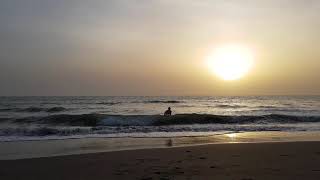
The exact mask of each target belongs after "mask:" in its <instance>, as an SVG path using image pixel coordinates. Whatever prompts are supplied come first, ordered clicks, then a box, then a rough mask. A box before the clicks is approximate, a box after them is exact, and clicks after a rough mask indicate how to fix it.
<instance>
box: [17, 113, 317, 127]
mask: <svg viewBox="0 0 320 180" xmlns="http://www.w3.org/2000/svg"><path fill="white" fill-rule="evenodd" d="M14 122H15V123H36V124H51V125H68V126H167V125H189V124H247V123H257V124H268V123H305V122H320V116H289V115H281V114H270V115H262V116H222V115H210V114H177V115H173V116H170V117H165V116H161V115H105V114H82V115H64V114H62V115H50V116H45V117H27V118H19V119H14Z"/></svg>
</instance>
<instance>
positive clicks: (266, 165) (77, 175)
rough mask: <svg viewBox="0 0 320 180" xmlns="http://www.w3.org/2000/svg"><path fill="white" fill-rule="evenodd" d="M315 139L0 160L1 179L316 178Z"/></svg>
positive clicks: (318, 149)
mask: <svg viewBox="0 0 320 180" xmlns="http://www.w3.org/2000/svg"><path fill="white" fill-rule="evenodd" d="M319 162H320V142H268V143H228V144H211V145H199V146H186V147H173V148H155V149H140V150H124V151H116V152H104V153H92V154H80V155H67V156H56V157H43V158H31V159H20V160H1V161H0V175H1V177H2V178H1V179H6V180H7V179H8V180H9V179H33V180H35V179H91V180H96V179H140V180H142V179H145V180H146V179H149V180H150V179H230V180H231V179H232V180H233V179H239V180H253V179H281V180H283V179H290V180H292V179H308V180H310V179H319V178H320V168H319Z"/></svg>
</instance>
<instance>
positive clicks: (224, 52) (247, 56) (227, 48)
mask: <svg viewBox="0 0 320 180" xmlns="http://www.w3.org/2000/svg"><path fill="white" fill-rule="evenodd" d="M253 60H254V57H253V52H252V51H251V49H250V48H248V47H245V46H241V45H224V46H220V47H218V48H216V49H214V50H213V51H212V53H210V54H209V56H207V59H206V61H207V65H208V67H209V69H210V70H211V71H212V72H214V73H215V74H216V75H217V76H219V77H220V78H222V79H224V80H227V81H230V80H236V79H240V78H242V77H243V76H245V75H246V74H247V73H248V72H249V70H250V69H251V67H252V65H253Z"/></svg>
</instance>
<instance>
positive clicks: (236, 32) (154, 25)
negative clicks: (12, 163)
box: [0, 0, 320, 96]
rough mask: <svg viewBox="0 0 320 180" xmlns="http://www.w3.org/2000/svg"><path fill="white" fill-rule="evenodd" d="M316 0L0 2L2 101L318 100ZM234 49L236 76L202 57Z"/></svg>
mask: <svg viewBox="0 0 320 180" xmlns="http://www.w3.org/2000/svg"><path fill="white" fill-rule="evenodd" d="M319 32H320V1H317V0H260V1H256V0H175V1H172V0H91V1H88V0H55V1H52V0H1V1H0V85H1V88H0V95H2V96H47V95H48V96H55V95H57V96H71V95H73V96H80V95H83V96H87V95H88V96H104V95H106V96H161V95H164V96H175V95H180V96H187V95H190V96H193V95H194V96H195V95H201V96H229V95H230V96H242V95H319V94H320V81H319V80H318V79H319V77H320V76H319V70H320V34H319ZM230 43H231V44H232V43H236V44H241V45H243V46H246V47H249V48H250V49H252V51H253V52H254V64H253V67H252V68H251V70H250V71H249V72H248V73H247V74H246V75H245V76H244V77H242V78H241V79H238V80H234V81H225V80H223V79H221V78H219V77H217V76H216V75H214V74H213V73H212V72H211V71H210V70H209V68H208V67H207V65H206V63H205V58H206V56H207V55H208V54H210V53H211V52H212V51H213V49H214V48H215V47H219V46H222V45H224V44H230Z"/></svg>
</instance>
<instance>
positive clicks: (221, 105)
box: [0, 96, 320, 141]
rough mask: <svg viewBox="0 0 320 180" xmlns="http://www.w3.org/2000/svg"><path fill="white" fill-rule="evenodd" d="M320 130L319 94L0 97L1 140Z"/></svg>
mask: <svg viewBox="0 0 320 180" xmlns="http://www.w3.org/2000/svg"><path fill="white" fill-rule="evenodd" d="M168 107H171V108H172V111H173V115H172V116H171V117H164V116H163V112H164V111H165V110H166V109H167V108H168ZM319 130H320V96H247V97H245V96H239V97H204V96H201V97H189V96H187V97H183V96H177V97H172V96H171V97H169V96H168V97H164V96H159V97H154V96H153V97H147V96H145V97H144V96H143V97H125V96H121V97H107V96H106V97H83V96H78V97H0V141H16V140H39V139H41V140H42V139H65V138H89V137H180V136H183V137H184V136H207V135H212V134H217V133H223V132H231V133H232V132H257V131H259V132H261V131H262V132H263V131H291V132H292V131H293V132H294V131H319Z"/></svg>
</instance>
